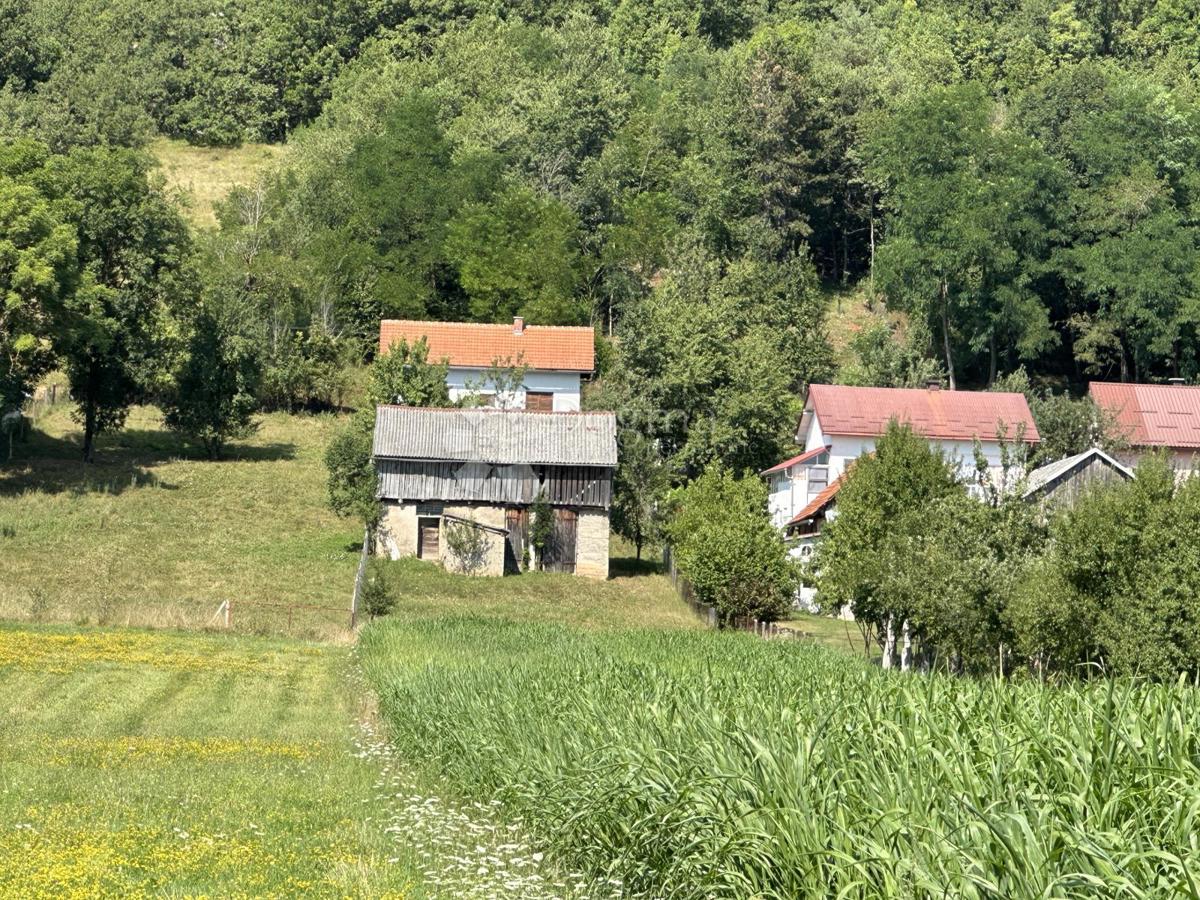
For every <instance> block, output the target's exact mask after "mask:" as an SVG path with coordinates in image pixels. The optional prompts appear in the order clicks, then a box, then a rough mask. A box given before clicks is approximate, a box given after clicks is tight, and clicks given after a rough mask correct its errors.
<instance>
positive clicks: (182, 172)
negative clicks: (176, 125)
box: [149, 138, 287, 228]
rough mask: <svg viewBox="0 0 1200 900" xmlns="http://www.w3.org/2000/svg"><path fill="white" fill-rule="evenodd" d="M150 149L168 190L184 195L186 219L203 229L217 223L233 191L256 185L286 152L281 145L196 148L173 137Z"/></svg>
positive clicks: (157, 141) (155, 144)
mask: <svg viewBox="0 0 1200 900" xmlns="http://www.w3.org/2000/svg"><path fill="white" fill-rule="evenodd" d="M149 149H150V153H151V155H153V156H154V158H155V159H157V160H158V162H159V164H160V165H161V167H162V168H161V171H162V174H163V175H164V176H165V177H166V180H167V187H168V188H170V189H172V190H176V191H179V192H180V194H182V196H183V199H184V201H185V203H184V214H185V216H186V217H187V219H188V220H189V221H190V222H191V224H192V225H194V226H197V227H201V228H210V227H213V226H215V225H216V224H217V215H216V206H217V204H218V203H220V202H221V201H222V200H224V199H225V198H226V197H227V196H228V195H229V192H230V191H231V190H232V189H233V188H235V187H238V186H249V185H253V184H254V182H255V181H257V180H258V177H259V176H260V175H261V174H263V172H265V171H266V170H267V169H269V168H270V167H271V166H273V165H275V164H276V163H278V162H279V161H280V160H282V159H283V157H284V155H285V154H286V152H287V148H286V147H284V146H283V145H281V144H242V145H241V146H240V147H196V146H193V145H191V144H189V143H187V142H186V141H181V140H172V139H170V138H158V139H157V140H155V141H154V142H153V143H152V144H151V145H150V148H149Z"/></svg>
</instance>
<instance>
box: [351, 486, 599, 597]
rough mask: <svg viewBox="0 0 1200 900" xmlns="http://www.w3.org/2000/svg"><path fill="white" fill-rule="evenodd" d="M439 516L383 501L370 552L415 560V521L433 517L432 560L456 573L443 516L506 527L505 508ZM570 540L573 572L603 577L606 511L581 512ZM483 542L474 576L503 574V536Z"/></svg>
mask: <svg viewBox="0 0 1200 900" xmlns="http://www.w3.org/2000/svg"><path fill="white" fill-rule="evenodd" d="M441 513H442V515H440V516H438V515H436V513H435V512H434V511H433V510H430V509H429V508H428V507H427V506H426V505H425V504H417V503H398V502H396V501H391V500H388V501H384V503H383V516H382V518H381V519H380V522H379V534H378V539H377V540H376V543H375V553H376V555H378V556H384V557H387V558H389V559H402V558H404V557H407V556H416V555H417V547H418V545H419V534H420V520H421V519H423V518H427V517H429V518H434V517H436V518H438V519H439V520H440V527H439V532H440V534H439V540H438V557H437V558H438V561H439V562H441V564H442V565H443V566H444V567H445V568H446V569H448V570H449V571H451V572H454V571H458V570H459V569H460V565H459V562H458V560H457V559H455V558H454V554H453V553H452V552H451V551H450V548H449V543H448V541H447V540H446V526H447V521H446V519H445V518H443V517H444V516H446V515H449V516H454V517H457V518H460V519H470V520H471V521H473V522H478V523H479V524H480V525H486V526H489V528H492V529H499V530H504V529H505V528H506V527H507V522H506V515H505V508H504V507H503V506H495V505H491V504H474V505H472V504H459V505H451V504H445V505H443V506H442V507H441ZM577 522H578V524H577V531H576V537H575V574H576V575H582V576H584V577H587V578H599V579H601V580H603V579H606V578H608V540H609V521H608V513H606V512H602V511H599V510H583V511H581V512H580V513H579V518H578V520H577ZM484 535H485V538H486V541H487V552H486V554H485V558H484V563H483V565H482V567H481V568H480V570H479V572H478V573H477V574H480V575H503V574H504V545H505V538H504V536H503V535H502V534H500V533H498V532H497V531H485V532H484Z"/></svg>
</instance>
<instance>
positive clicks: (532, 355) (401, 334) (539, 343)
mask: <svg viewBox="0 0 1200 900" xmlns="http://www.w3.org/2000/svg"><path fill="white" fill-rule="evenodd" d="M422 337H424V338H425V340H426V341H427V342H428V344H429V359H430V361H432V362H441V361H442V360H443V359H445V360H448V361H449V363H450V365H452V366H465V367H468V368H479V369H486V368H487V367H488V366H490V365H491V364H492V363H493V362H496V361H497V360H498V361H500V362H501V363H504V362H506V361H508V360H511V361H512V362H513V363H516V362H517V361H518V358H519V359H520V360H521V361H522V362H523V363H524V364H525V365H527V366H529V368H531V369H543V370H550V371H558V372H591V371H592V370H593V369H594V368H595V367H596V337H595V332H594V331H593V329H592V328H590V327H574V326H570V327H568V326H557V325H522V326H519V330H518V326H517V325H516V324H515V323H514V324H504V325H489V324H485V323H480V322H417V321H412V320H402V319H384V320H383V321H382V322H380V323H379V352H380V353H386V352H387V350H388V347H390V346H391V345H392V344H394V343H398V342H399V341H400V340H401V339H404V340H406V341H408V342H409V343H410V344H411V343H415V342H416V341H417V340H419V339H420V338H422Z"/></svg>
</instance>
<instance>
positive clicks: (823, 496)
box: [783, 469, 850, 528]
mask: <svg viewBox="0 0 1200 900" xmlns="http://www.w3.org/2000/svg"><path fill="white" fill-rule="evenodd" d="M849 471H850V470H849V469H847V470H846V472H843V473H842V474H841V475H839V476H838V477H837V478H836V479H835V480H834V482H833V484H831V485H829V486H828V487H827V488H825V490H823V491H821V493H819V494H817V496H815V497H813V498H812V500H810V501H809V503H808V506H806V507H804V509H802V510H800V512H798V513H796V515H794V516H792V518H791V520H790V521H789V522H788V523H787V525H785V526H783V527H784V528H787V527H788V526H789V525H796V524H798V523H800V522H803V521H804V520H805V519H811V518H812V517H813V516H815V515H816V514H817V513H819V512H821V510H823V509H825V507H827V506H829V504H831V503H832V502H833V499H834V497H836V496H837V492H838V491H840V490H841V489H842V482H844V481H845V480H846V474H847V472H849Z"/></svg>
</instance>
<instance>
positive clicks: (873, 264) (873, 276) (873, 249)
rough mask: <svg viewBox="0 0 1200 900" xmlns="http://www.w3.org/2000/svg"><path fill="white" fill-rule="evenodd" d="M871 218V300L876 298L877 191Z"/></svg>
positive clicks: (873, 194)
mask: <svg viewBox="0 0 1200 900" xmlns="http://www.w3.org/2000/svg"><path fill="white" fill-rule="evenodd" d="M868 216H869V218H870V220H871V236H870V241H871V301H872V302H874V300H875V192H874V191H872V192H871V211H870V212H869V213H868Z"/></svg>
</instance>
